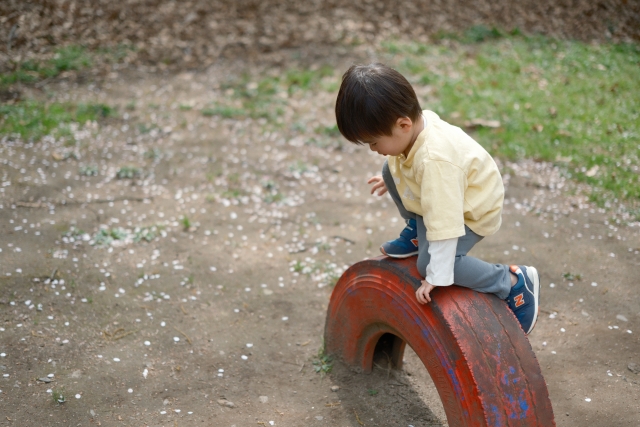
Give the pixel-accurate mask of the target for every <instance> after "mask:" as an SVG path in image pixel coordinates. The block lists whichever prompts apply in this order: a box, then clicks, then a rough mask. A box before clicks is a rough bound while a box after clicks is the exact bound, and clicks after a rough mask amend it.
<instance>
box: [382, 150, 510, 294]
mask: <svg viewBox="0 0 640 427" xmlns="http://www.w3.org/2000/svg"><path fill="white" fill-rule="evenodd" d="M382 178H383V179H384V183H385V185H386V186H387V191H388V192H389V195H390V196H391V199H392V200H393V201H394V203H395V204H396V206H397V208H398V211H399V212H400V216H402V217H403V218H404V219H411V218H415V219H416V224H417V231H418V261H417V266H418V271H419V272H420V274H421V275H423V276H425V275H426V273H427V265H429V261H430V260H431V255H429V241H428V240H427V227H426V226H425V224H424V220H423V218H422V217H421V216H420V215H416V214H414V213H413V212H409V211H408V210H406V209H405V207H404V205H403V204H402V200H401V199H400V195H399V194H398V190H397V189H396V183H395V181H394V180H393V176H391V172H390V171H389V166H388V164H387V162H386V161H385V163H384V165H383V166H382ZM464 228H465V232H466V233H465V235H464V236H461V237H458V246H457V247H456V260H455V264H454V267H453V280H454V282H455V284H456V285H459V286H463V287H465V288H471V289H473V290H475V291H477V292H484V293H489V294H495V295H497V296H498V298H501V299H506V298H507V297H508V296H509V292H510V291H511V275H510V274H511V273H510V272H509V267H508V266H506V265H503V264H490V263H488V262H485V261H482V260H479V259H477V258H473V257H470V256H467V253H468V252H469V251H470V250H471V248H473V247H474V246H475V244H476V243H478V242H479V241H480V240H482V239H483V237H482V236H480V235H478V234H476V233H474V232H473V231H471V229H469V227H467V226H466V225H465V227H464Z"/></svg>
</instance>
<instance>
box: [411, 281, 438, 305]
mask: <svg viewBox="0 0 640 427" xmlns="http://www.w3.org/2000/svg"><path fill="white" fill-rule="evenodd" d="M433 288H435V286H433V285H432V284H431V283H429V282H427V281H426V280H423V281H422V286H420V287H419V288H418V290H417V291H416V298H417V299H418V302H419V303H420V304H426V303H428V302H431V297H430V296H429V293H430V292H431V291H432V290H433Z"/></svg>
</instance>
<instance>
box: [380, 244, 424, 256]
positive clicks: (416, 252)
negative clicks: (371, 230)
mask: <svg viewBox="0 0 640 427" xmlns="http://www.w3.org/2000/svg"><path fill="white" fill-rule="evenodd" d="M380 252H382V255H384V256H388V257H389V258H398V259H402V258H409V257H412V256H414V255H418V251H415V252H411V253H408V254H402V255H391V254H388V253H386V252H385V250H384V249H383V248H382V246H380Z"/></svg>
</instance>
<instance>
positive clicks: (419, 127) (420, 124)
mask: <svg viewBox="0 0 640 427" xmlns="http://www.w3.org/2000/svg"><path fill="white" fill-rule="evenodd" d="M423 130H424V117H422V115H420V118H419V119H418V120H417V121H416V122H415V123H414V124H413V129H412V133H411V142H410V143H409V145H408V146H407V148H406V149H405V150H404V151H403V152H402V154H404V156H405V157H409V152H410V151H411V149H412V148H413V144H414V143H415V142H416V139H418V135H420V132H422V131H423Z"/></svg>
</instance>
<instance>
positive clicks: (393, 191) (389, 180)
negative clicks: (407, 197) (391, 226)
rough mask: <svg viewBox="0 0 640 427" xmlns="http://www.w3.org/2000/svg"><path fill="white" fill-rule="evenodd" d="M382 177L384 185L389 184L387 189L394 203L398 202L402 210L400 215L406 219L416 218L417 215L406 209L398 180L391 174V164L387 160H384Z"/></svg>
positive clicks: (397, 204) (399, 208) (397, 205)
mask: <svg viewBox="0 0 640 427" xmlns="http://www.w3.org/2000/svg"><path fill="white" fill-rule="evenodd" d="M382 179H383V180H384V185H386V186H387V191H388V192H389V195H390V196H391V199H392V200H393V203H395V204H396V207H397V208H398V211H399V212H400V216H401V217H402V218H404V219H412V218H416V217H417V215H416V214H414V213H413V212H409V211H408V210H406V209H405V207H404V205H403V204H402V200H401V199H400V194H398V189H397V188H396V182H395V181H394V180H393V176H392V175H391V171H390V170H389V164H388V163H387V161H386V160H385V161H384V165H382Z"/></svg>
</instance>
